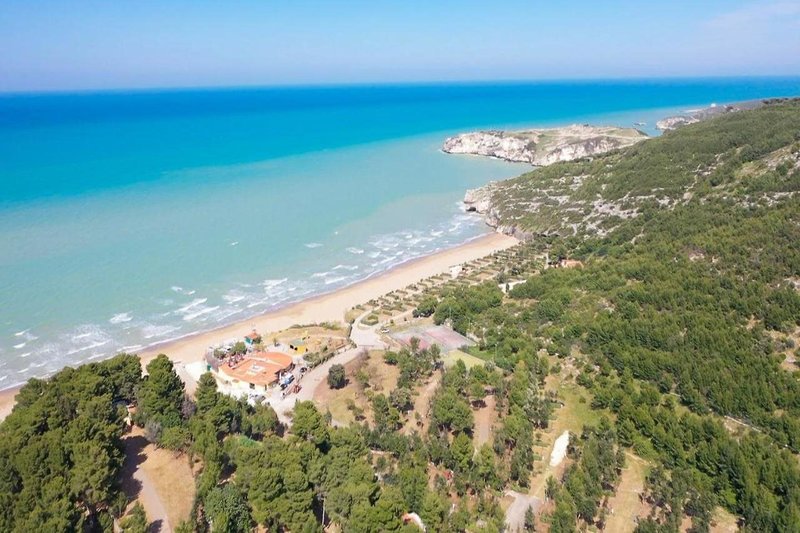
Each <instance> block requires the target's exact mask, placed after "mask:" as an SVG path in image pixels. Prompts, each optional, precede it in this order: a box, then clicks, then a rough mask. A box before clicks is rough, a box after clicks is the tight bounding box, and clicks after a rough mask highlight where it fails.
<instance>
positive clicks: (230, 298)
mask: <svg viewBox="0 0 800 533" xmlns="http://www.w3.org/2000/svg"><path fill="white" fill-rule="evenodd" d="M245 298H246V296H245V295H244V294H242V293H241V292H239V291H236V290H233V291H228V293H227V294H223V295H222V299H223V300H225V301H226V302H227V303H229V304H235V303H236V302H241V301H242V300H244V299H245Z"/></svg>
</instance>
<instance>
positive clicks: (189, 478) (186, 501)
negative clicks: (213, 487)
mask: <svg viewBox="0 0 800 533" xmlns="http://www.w3.org/2000/svg"><path fill="white" fill-rule="evenodd" d="M123 440H124V446H125V462H124V465H123V473H122V485H123V490H124V491H125V494H126V495H127V496H128V497H129V498H131V499H132V500H134V501H138V502H140V503H141V504H142V506H144V509H145V512H146V513H147V517H148V520H150V521H151V522H155V523H156V524H155V529H156V530H160V531H171V530H172V528H174V527H175V526H177V525H178V524H180V523H181V522H182V521H184V520H186V519H187V518H189V514H190V513H191V510H192V504H193V503H194V497H195V481H194V475H193V473H192V468H191V466H190V465H189V460H188V458H187V456H185V455H180V456H177V457H176V456H175V454H174V453H173V452H171V451H169V450H164V449H160V448H159V449H156V447H155V446H154V445H152V444H150V443H148V442H147V441H146V440H145V438H144V435H143V432H142V430H141V428H137V427H134V428H133V430H132V431H131V432H130V433H129V434H128V435H127V436H126V437H125V438H124V439H123Z"/></svg>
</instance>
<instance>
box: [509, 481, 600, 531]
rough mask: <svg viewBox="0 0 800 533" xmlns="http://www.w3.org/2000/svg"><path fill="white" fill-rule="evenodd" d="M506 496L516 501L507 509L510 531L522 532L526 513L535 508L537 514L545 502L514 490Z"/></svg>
mask: <svg viewBox="0 0 800 533" xmlns="http://www.w3.org/2000/svg"><path fill="white" fill-rule="evenodd" d="M506 496H510V497H512V498H514V501H513V502H511V505H510V506H509V507H508V509H506V525H508V530H509V531H522V528H523V526H524V525H525V513H526V512H527V510H528V507H533V512H534V513H537V512H538V511H539V507H541V506H542V504H543V503H544V501H543V500H541V499H540V498H537V497H536V496H531V495H529V494H522V493H520V492H516V491H513V490H507V491H506ZM610 531H613V530H610Z"/></svg>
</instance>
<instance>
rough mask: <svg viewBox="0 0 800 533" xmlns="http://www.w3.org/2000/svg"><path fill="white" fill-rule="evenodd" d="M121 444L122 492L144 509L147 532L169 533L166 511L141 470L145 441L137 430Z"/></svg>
mask: <svg viewBox="0 0 800 533" xmlns="http://www.w3.org/2000/svg"><path fill="white" fill-rule="evenodd" d="M123 443H124V449H125V461H124V463H123V465H122V490H123V491H124V492H125V495H126V496H128V498H129V499H131V500H137V501H139V502H140V503H141V504H142V506H143V507H144V510H145V513H146V514H147V519H148V520H149V521H150V522H151V525H150V528H149V531H151V532H161V533H167V532H171V531H172V525H171V524H170V522H169V518H168V517H167V509H166V507H165V506H164V504H163V502H162V501H161V498H160V497H159V495H158V491H157V490H156V488H155V485H154V484H153V482H152V480H151V479H150V477H149V476H148V475H147V472H145V470H144V468H141V465H142V464H143V463H144V462H145V460H147V456H146V454H145V452H144V450H145V448H146V447H147V445H148V442H147V440H146V439H145V438H144V436H143V435H142V433H141V430H140V429H138V428H137V429H134V431H132V432H131V433H130V434H129V435H128V436H126V437H125V438H124V439H123Z"/></svg>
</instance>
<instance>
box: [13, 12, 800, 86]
mask: <svg viewBox="0 0 800 533" xmlns="http://www.w3.org/2000/svg"><path fill="white" fill-rule="evenodd" d="M796 74H800V0H764V1H753V0H741V1H736V0H727V1H723V0H674V1H669V2H651V1H648V0H645V1H642V0H636V1H633V0H631V1H629V0H610V1H597V0H591V1H588V0H573V1H565V2H553V1H550V0H548V1H544V0H527V1H524V0H508V1H502V0H498V1H493V2H490V1H487V0H426V1H416V0H394V1H382V0H367V1H360V0H352V1H347V0H345V1H335V0H328V1H324V0H320V1H309V0H286V1H279V0H274V1H273V0H251V1H244V0H224V1H220V0H217V1H205V0H97V1H83V0H69V1H65V0H2V2H0V91H25V90H71V89H105V88H138V87H181V86H217V85H278V84H317V83H323V84H324V83H361V82H392V81H405V82H409V81H449V80H492V79H518V80H530V79H546V78H610V77H614V78H618V77H653V76H658V77H661V76H703V75H705V76H740V75H796Z"/></svg>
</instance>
